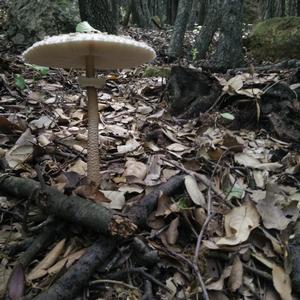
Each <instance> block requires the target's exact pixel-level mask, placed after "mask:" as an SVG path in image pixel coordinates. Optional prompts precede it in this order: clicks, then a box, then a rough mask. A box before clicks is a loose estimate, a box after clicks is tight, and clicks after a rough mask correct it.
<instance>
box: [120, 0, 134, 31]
mask: <svg viewBox="0 0 300 300" xmlns="http://www.w3.org/2000/svg"><path fill="white" fill-rule="evenodd" d="M132 6H133V0H128V5H127V9H126V13H125V16H124V19H123V22H122V24H123V26H128V24H129V21H130V16H131V14H132Z"/></svg>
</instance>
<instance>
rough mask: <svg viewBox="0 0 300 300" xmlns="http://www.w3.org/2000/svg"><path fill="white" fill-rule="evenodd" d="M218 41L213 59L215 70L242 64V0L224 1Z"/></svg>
mask: <svg viewBox="0 0 300 300" xmlns="http://www.w3.org/2000/svg"><path fill="white" fill-rule="evenodd" d="M222 12H223V15H222V23H221V30H220V33H221V35H220V40H219V42H218V46H217V50H216V52H215V55H214V57H213V63H214V66H215V67H216V68H217V69H223V70H227V69H231V68H236V67H240V66H241V65H242V64H243V49H242V26H243V0H225V2H224V5H223V9H222Z"/></svg>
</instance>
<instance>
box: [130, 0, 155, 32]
mask: <svg viewBox="0 0 300 300" xmlns="http://www.w3.org/2000/svg"><path fill="white" fill-rule="evenodd" d="M132 13H133V19H134V22H135V23H136V24H137V25H138V26H139V27H142V28H151V27H152V22H151V15H150V11H149V7H148V1H147V0H133V3H132Z"/></svg>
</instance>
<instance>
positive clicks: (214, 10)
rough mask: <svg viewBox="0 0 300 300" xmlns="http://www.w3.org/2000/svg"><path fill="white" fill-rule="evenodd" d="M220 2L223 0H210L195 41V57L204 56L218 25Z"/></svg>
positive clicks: (201, 57)
mask: <svg viewBox="0 0 300 300" xmlns="http://www.w3.org/2000/svg"><path fill="white" fill-rule="evenodd" d="M222 4H223V0H212V1H211V3H210V5H209V8H208V12H207V15H206V17H205V20H204V24H203V26H202V28H201V31H200V33H199V35H198V37H197V38H196V42H195V48H196V49H197V55H196V57H197V59H203V58H205V56H206V53H207V51H208V48H209V45H210V43H211V41H212V38H213V36H214V33H215V32H216V31H217V29H218V27H219V25H220V18H221V11H222Z"/></svg>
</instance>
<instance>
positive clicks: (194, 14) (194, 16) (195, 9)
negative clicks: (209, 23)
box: [188, 0, 200, 29]
mask: <svg viewBox="0 0 300 300" xmlns="http://www.w3.org/2000/svg"><path fill="white" fill-rule="evenodd" d="M199 11H200V0H193V6H192V11H191V14H190V19H189V24H188V28H189V29H192V28H194V26H195V24H196V23H198V20H199Z"/></svg>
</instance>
